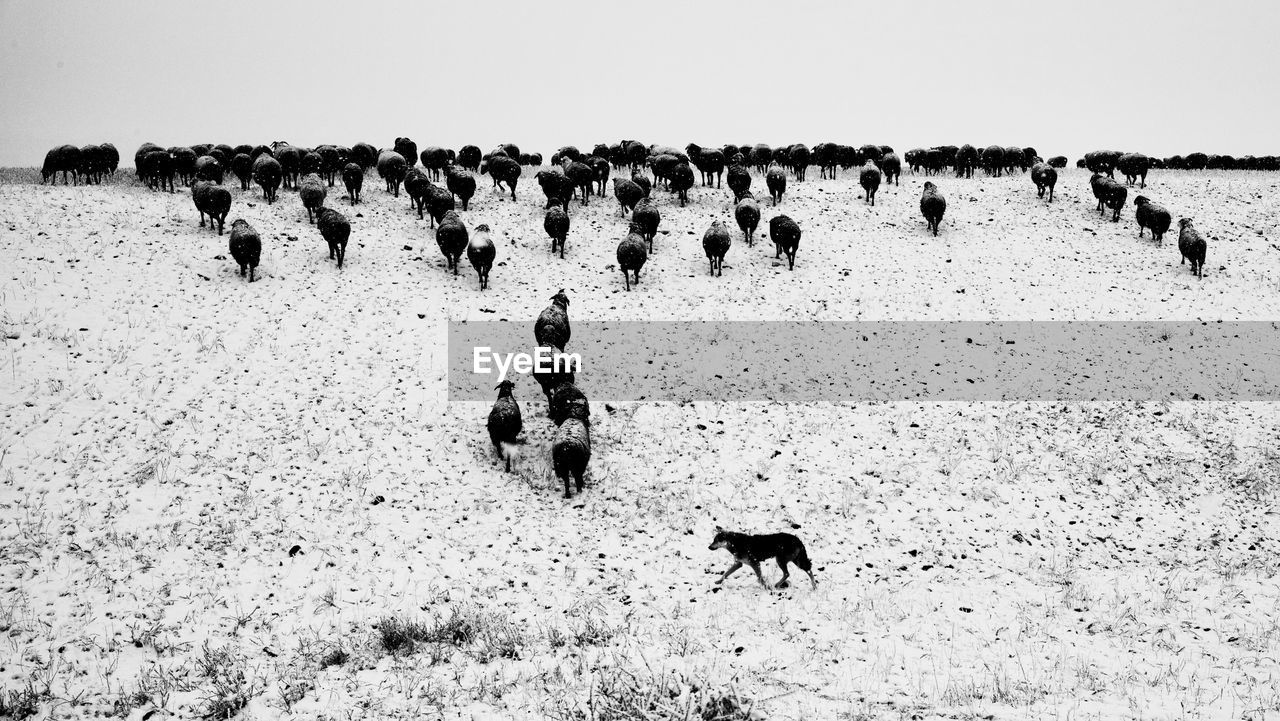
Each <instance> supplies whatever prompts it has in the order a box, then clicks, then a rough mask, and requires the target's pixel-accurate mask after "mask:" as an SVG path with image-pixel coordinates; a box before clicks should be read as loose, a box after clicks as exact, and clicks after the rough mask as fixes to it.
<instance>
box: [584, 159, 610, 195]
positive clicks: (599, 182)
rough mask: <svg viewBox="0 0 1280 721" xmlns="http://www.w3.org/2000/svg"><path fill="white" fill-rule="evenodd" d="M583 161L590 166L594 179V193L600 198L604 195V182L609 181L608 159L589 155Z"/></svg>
mask: <svg viewBox="0 0 1280 721" xmlns="http://www.w3.org/2000/svg"><path fill="white" fill-rule="evenodd" d="M583 162H585V163H586V164H587V165H588V166H589V167H590V168H591V173H592V179H593V180H594V181H595V184H596V185H595V193H596V195H599V196H600V197H601V198H603V197H604V187H605V183H608V182H609V161H607V160H605V159H604V158H601V157H599V156H595V155H592V156H589V157H588V158H587V159H586V160H585V161H583Z"/></svg>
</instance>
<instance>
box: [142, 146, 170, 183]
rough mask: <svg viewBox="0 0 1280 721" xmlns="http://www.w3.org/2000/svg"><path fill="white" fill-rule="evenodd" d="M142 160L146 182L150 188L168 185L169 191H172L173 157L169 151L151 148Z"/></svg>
mask: <svg viewBox="0 0 1280 721" xmlns="http://www.w3.org/2000/svg"><path fill="white" fill-rule="evenodd" d="M142 161H143V163H145V165H146V171H145V173H146V176H147V184H148V185H150V186H151V189H152V190H157V189H158V190H164V189H165V186H168V188H169V192H170V193H172V192H174V185H173V175H174V173H173V157H172V156H170V155H169V151H167V150H153V151H151V152H149V153H147V156H146V157H145V158H143V159H142Z"/></svg>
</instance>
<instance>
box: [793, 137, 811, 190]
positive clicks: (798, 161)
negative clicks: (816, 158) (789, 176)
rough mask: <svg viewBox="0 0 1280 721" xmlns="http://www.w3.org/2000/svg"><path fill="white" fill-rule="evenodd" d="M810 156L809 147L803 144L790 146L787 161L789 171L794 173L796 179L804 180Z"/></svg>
mask: <svg viewBox="0 0 1280 721" xmlns="http://www.w3.org/2000/svg"><path fill="white" fill-rule="evenodd" d="M812 157H813V156H812V153H810V152H809V148H808V147H806V146H805V145H804V144H798V145H793V146H791V150H790V152H789V153H788V154H787V161H788V162H789V163H790V165H791V171H792V172H793V173H795V174H796V180H797V181H800V182H803V181H804V176H805V171H807V170H808V169H809V165H810V164H811V163H812Z"/></svg>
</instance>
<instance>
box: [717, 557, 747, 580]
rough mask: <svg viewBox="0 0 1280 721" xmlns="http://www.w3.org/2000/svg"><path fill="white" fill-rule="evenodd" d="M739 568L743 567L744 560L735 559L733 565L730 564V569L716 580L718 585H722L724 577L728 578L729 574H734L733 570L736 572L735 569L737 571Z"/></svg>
mask: <svg viewBox="0 0 1280 721" xmlns="http://www.w3.org/2000/svg"><path fill="white" fill-rule="evenodd" d="M739 568H742V561H734V562H733V565H732V566H729V570H728V571H725V572H724V573H723V574H722V575H721V576H720V578H719V579H718V580H717V581H716V585H717V586H718V585H720V584H722V583H724V579H726V578H728V577H729V576H731V575H733V572H734V571H736V570H738V569H739Z"/></svg>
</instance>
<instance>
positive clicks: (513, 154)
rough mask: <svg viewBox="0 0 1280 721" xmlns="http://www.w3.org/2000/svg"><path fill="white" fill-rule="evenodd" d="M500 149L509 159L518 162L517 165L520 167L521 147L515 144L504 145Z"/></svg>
mask: <svg viewBox="0 0 1280 721" xmlns="http://www.w3.org/2000/svg"><path fill="white" fill-rule="evenodd" d="M498 147H499V148H502V152H504V153H506V154H507V157H508V158H511V159H512V160H516V161H517V162H516V164H517V165H519V161H518V158H519V157H520V148H519V146H517V145H516V144H515V143H503V144H502V145H499V146H498Z"/></svg>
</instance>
